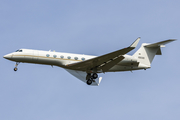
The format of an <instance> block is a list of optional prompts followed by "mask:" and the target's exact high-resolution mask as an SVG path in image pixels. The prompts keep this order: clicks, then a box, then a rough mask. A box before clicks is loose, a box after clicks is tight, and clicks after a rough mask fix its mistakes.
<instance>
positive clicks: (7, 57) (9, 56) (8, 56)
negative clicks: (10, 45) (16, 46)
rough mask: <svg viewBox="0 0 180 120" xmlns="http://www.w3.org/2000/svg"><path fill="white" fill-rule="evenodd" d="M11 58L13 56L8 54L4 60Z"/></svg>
mask: <svg viewBox="0 0 180 120" xmlns="http://www.w3.org/2000/svg"><path fill="white" fill-rule="evenodd" d="M11 56H12V55H11V54H7V55H4V56H3V58H5V59H11Z"/></svg>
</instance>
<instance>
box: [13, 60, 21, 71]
mask: <svg viewBox="0 0 180 120" xmlns="http://www.w3.org/2000/svg"><path fill="white" fill-rule="evenodd" d="M19 63H20V62H16V65H15V68H14V71H17V70H18V68H17V66H18V65H19Z"/></svg>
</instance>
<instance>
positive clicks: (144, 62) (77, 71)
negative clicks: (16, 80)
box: [4, 38, 175, 86]
mask: <svg viewBox="0 0 180 120" xmlns="http://www.w3.org/2000/svg"><path fill="white" fill-rule="evenodd" d="M139 40H140V38H137V39H136V40H135V42H134V43H132V44H131V45H130V46H129V47H127V48H124V49H120V50H117V51H115V52H111V53H108V54H105V55H102V56H91V55H81V54H72V53H62V52H55V51H41V50H31V49H19V50H17V51H16V52H13V53H10V54H7V55H5V56H4V58H5V59H8V60H11V61H15V62H16V65H15V68H14V71H17V66H18V64H19V63H20V62H22V63H35V64H44V65H51V66H59V67H62V68H64V69H65V70H67V71H68V72H69V73H70V74H72V75H73V76H75V77H77V78H78V79H80V80H82V81H83V82H85V83H87V84H88V85H93V86H98V85H99V84H100V82H101V80H102V77H98V73H105V72H119V71H133V70H140V69H144V70H146V69H148V68H150V67H151V62H152V60H153V58H154V56H155V55H161V47H165V46H164V45H165V44H167V43H169V42H172V41H174V40H175V39H169V40H165V41H162V42H158V43H154V44H147V43H143V44H142V46H141V47H140V48H139V50H138V51H137V52H135V54H134V55H132V56H130V55H126V53H128V52H129V51H131V50H133V49H134V48H135V47H136V46H137V44H138V42H139Z"/></svg>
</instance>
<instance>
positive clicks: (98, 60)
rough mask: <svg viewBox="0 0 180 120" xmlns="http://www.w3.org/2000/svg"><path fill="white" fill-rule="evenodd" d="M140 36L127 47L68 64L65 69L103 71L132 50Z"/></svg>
mask: <svg viewBox="0 0 180 120" xmlns="http://www.w3.org/2000/svg"><path fill="white" fill-rule="evenodd" d="M139 40H140V38H137V39H136V40H135V41H134V42H133V43H132V44H131V45H130V46H129V47H127V48H124V49H120V50H117V51H115V52H111V53H108V54H105V55H102V56H99V57H95V58H92V59H89V60H86V61H82V62H78V63H73V64H68V65H67V66H66V68H67V69H72V70H79V71H86V72H90V71H91V70H94V69H96V70H102V71H103V72H106V71H108V70H109V69H110V68H112V67H113V66H114V65H115V64H117V63H119V62H120V61H122V60H123V59H124V57H123V56H122V55H124V54H126V53H128V52H129V51H131V50H133V49H134V48H135V47H136V46H137V44H138V42H139Z"/></svg>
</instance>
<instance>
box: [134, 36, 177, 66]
mask: <svg viewBox="0 0 180 120" xmlns="http://www.w3.org/2000/svg"><path fill="white" fill-rule="evenodd" d="M174 40H175V39H169V40H165V41H161V42H158V43H154V44H147V43H143V44H142V45H141V47H140V48H139V50H138V51H137V52H136V53H135V54H134V55H133V57H135V58H136V59H137V60H138V62H140V63H141V64H144V65H147V66H149V67H150V66H151V63H152V61H153V59H154V56H155V55H161V54H162V53H161V47H165V46H164V45H165V44H167V43H170V42H172V41H174Z"/></svg>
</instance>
